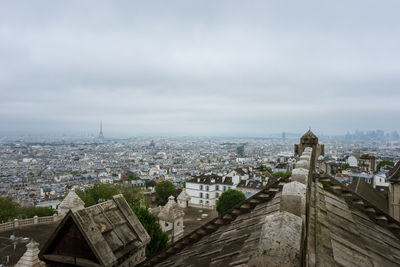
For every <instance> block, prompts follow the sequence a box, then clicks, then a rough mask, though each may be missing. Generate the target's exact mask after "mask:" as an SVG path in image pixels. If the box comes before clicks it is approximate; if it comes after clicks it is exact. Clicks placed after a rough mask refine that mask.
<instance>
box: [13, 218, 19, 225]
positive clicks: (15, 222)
mask: <svg viewBox="0 0 400 267" xmlns="http://www.w3.org/2000/svg"><path fill="white" fill-rule="evenodd" d="M18 225H19V224H18V219H14V227H18Z"/></svg>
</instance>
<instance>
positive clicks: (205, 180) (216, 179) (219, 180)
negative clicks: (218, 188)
mask: <svg viewBox="0 0 400 267" xmlns="http://www.w3.org/2000/svg"><path fill="white" fill-rule="evenodd" d="M187 183H200V184H226V185H233V182H232V177H222V176H218V175H215V174H211V175H200V176H195V177H193V178H192V179H190V180H188V181H187Z"/></svg>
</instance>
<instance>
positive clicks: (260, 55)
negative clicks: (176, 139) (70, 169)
mask: <svg viewBox="0 0 400 267" xmlns="http://www.w3.org/2000/svg"><path fill="white" fill-rule="evenodd" d="M399 10H400V1H398V0H393V1H378V0H376V1H368V0H360V1H355V0H354V1H353V0H351V1H348V0H343V1H342V0H336V1H321V0H316V1H305V0H303V1H298V0H293V1H285V0H280V1H269V0H264V1H248V0H246V1H232V0H229V1H217V0H212V1H204V0H202V1H188V0H182V1H170V0H168V1H166V0H162V1H150V0H146V1H99V0H94V1H82V0H79V1H54V0H51V1H30V0H29V1H18V0H10V1H1V3H0V125H1V126H0V132H2V133H7V132H9V133H11V132H13V133H15V132H22V133H30V132H31V133H45V132H54V133H59V132H67V133H69V132H78V133H96V134H97V132H98V127H99V122H100V120H103V125H104V129H103V130H104V134H105V135H106V136H107V135H111V134H112V135H115V134H119V135H132V136H134V135H146V134H148V135H201V136H204V135H207V136H219V135H225V136H264V135H267V134H269V133H279V132H283V131H285V132H298V133H301V132H305V131H306V130H308V127H309V126H311V127H312V129H313V130H314V131H315V132H316V133H324V134H345V133H346V132H347V131H348V130H350V131H354V130H355V129H360V130H369V129H383V130H387V131H388V130H394V129H396V130H400V119H399V118H400V117H399V114H400V27H399V25H400V16H399Z"/></svg>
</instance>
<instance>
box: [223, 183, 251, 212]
mask: <svg viewBox="0 0 400 267" xmlns="http://www.w3.org/2000/svg"><path fill="white" fill-rule="evenodd" d="M245 199H246V197H245V195H244V194H243V193H242V192H240V191H238V190H235V189H228V190H227V191H225V192H223V193H222V194H221V196H220V197H219V198H218V200H217V211H218V214H222V213H224V212H225V211H227V210H229V209H230V208H232V207H233V206H235V205H236V204H238V203H240V202H242V201H243V200H245Z"/></svg>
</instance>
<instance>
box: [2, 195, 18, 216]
mask: <svg viewBox="0 0 400 267" xmlns="http://www.w3.org/2000/svg"><path fill="white" fill-rule="evenodd" d="M18 209H19V204H18V203H17V202H15V201H14V199H13V198H11V197H0V222H7V221H9V220H12V219H14V218H16V217H17V215H18Z"/></svg>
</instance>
